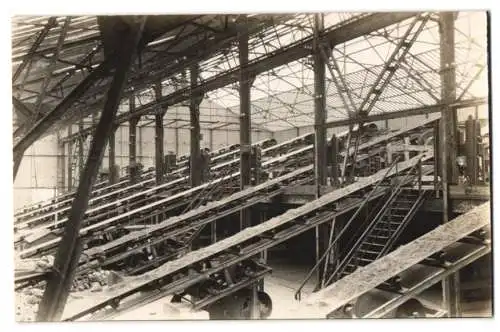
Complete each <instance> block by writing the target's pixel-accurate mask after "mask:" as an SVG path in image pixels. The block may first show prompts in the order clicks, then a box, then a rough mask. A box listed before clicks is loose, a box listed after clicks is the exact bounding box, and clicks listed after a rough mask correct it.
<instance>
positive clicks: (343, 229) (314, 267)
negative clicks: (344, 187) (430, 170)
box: [294, 157, 400, 301]
mask: <svg viewBox="0 0 500 332" xmlns="http://www.w3.org/2000/svg"><path fill="white" fill-rule="evenodd" d="M399 159H400V157H396V158H395V159H394V161H393V162H392V164H391V165H390V166H389V168H388V169H387V171H386V172H385V174H384V176H383V177H382V178H381V179H380V180H379V181H377V183H376V184H375V187H373V189H372V191H370V193H369V194H368V196H366V197H365V199H364V200H363V202H362V203H361V205H360V206H359V207H358V209H357V210H356V212H354V214H353V215H352V217H351V218H350V219H349V221H348V222H347V223H346V225H345V226H344V227H343V228H342V230H341V231H340V232H339V234H337V236H336V237H335V239H334V240H333V242H332V243H330V245H329V246H328V248H327V249H326V250H325V252H324V253H323V255H322V256H321V257H320V259H319V260H318V261H317V262H316V264H315V265H314V266H313V268H312V269H311V271H309V273H308V274H307V276H306V277H305V279H304V280H303V281H302V283H301V284H300V286H299V288H298V290H297V291H296V292H295V295H294V297H295V299H296V300H299V301H300V298H301V292H302V288H304V286H305V284H306V283H307V282H308V281H309V279H310V278H311V276H312V275H313V274H314V272H315V271H316V270H317V269H318V267H319V266H320V264H321V263H322V262H323V260H324V259H325V258H326V256H327V254H328V253H329V252H330V250H331V249H332V248H333V246H334V245H335V243H337V241H338V239H340V237H342V235H343V234H344V232H345V231H346V230H347V229H348V227H349V226H350V225H351V223H352V222H353V221H354V219H355V218H356V217H357V216H358V214H359V213H360V212H361V210H362V209H363V207H364V206H365V205H366V203H367V202H368V201H369V200H370V198H371V197H372V196H373V194H374V193H375V192H376V191H377V189H378V187H380V185H381V183H382V182H383V181H384V180H385V178H386V177H387V175H388V174H389V173H390V171H391V170H392V169H393V168H394V167H395V166H396V165H397V163H398V161H399Z"/></svg>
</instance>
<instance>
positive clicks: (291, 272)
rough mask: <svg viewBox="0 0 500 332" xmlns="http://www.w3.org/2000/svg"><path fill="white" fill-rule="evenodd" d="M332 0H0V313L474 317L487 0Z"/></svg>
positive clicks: (485, 222) (485, 150) (485, 115)
mask: <svg viewBox="0 0 500 332" xmlns="http://www.w3.org/2000/svg"><path fill="white" fill-rule="evenodd" d="M331 7H332V8H331V10H330V11H323V12H317V11H311V12H305V11H304V12H285V9H286V8H285V6H284V7H283V13H279V12H269V13H266V11H258V12H253V13H248V12H247V13H245V12H241V13H237V12H227V13H226V12H222V11H221V12H219V13H218V12H213V11H211V12H203V13H201V12H198V11H193V12H192V13H190V12H183V13H161V12H155V13H154V14H153V13H133V12H131V13H129V14H126V15H125V14H121V13H120V14H109V15H108V14H102V13H99V14H93V13H91V12H85V13H82V14H81V15H73V14H72V15H60V14H51V12H50V11H48V10H47V11H44V12H40V14H39V15H26V14H17V15H14V14H13V15H11V17H10V22H9V25H10V28H11V31H10V53H8V58H9V59H10V64H8V67H9V69H10V70H11V76H8V77H4V80H5V81H7V85H8V86H9V88H10V87H11V89H12V90H11V94H12V96H11V97H10V95H7V96H6V97H5V98H7V100H6V103H7V106H6V107H7V108H6V109H4V113H9V116H12V118H11V119H10V118H6V119H5V120H4V121H3V122H6V123H7V127H10V128H11V131H12V135H11V134H10V132H5V133H4V134H5V137H6V139H5V140H6V142H11V143H12V144H11V143H8V144H7V145H8V146H7V150H6V154H5V155H4V158H5V160H4V163H3V164H5V165H6V166H5V167H6V169H7V170H6V172H7V173H6V175H5V177H6V178H7V179H6V180H5V181H4V182H5V186H4V191H5V192H7V194H9V193H10V192H11V193H12V202H13V207H11V206H10V205H8V204H6V205H4V206H3V208H4V209H5V210H6V212H5V213H6V215H7V218H10V219H6V220H3V223H4V226H5V229H6V230H5V232H7V233H9V234H12V239H13V240H10V238H9V240H8V241H7V240H6V241H7V242H8V243H6V244H7V246H9V247H10V248H12V253H13V256H14V260H13V270H12V269H11V267H9V268H6V269H5V270H4V271H3V273H4V274H10V275H12V278H13V279H12V280H13V284H12V283H10V282H9V284H8V285H9V286H8V287H9V288H12V287H13V290H12V292H13V294H14V295H13V298H14V302H13V303H11V302H8V303H11V304H7V305H8V306H9V307H11V306H12V307H14V310H13V311H14V312H15V317H10V318H9V319H10V320H15V321H16V322H17V323H22V324H25V323H33V324H31V325H34V323H36V322H76V321H78V322H80V321H84V322H89V321H99V322H100V321H111V320H112V321H179V320H186V321H191V320H210V321H212V320H224V321H234V320H292V319H293V320H304V319H307V320H310V319H314V320H318V319H319V320H332V321H333V320H336V319H342V320H353V319H354V320H358V319H366V318H381V319H387V318H390V319H409V318H412V319H417V320H427V319H437V318H481V319H491V318H492V317H493V316H494V315H493V302H494V296H493V267H494V264H493V258H492V257H493V256H492V242H493V239H492V238H493V236H492V234H493V233H492V220H493V212H492V211H493V204H491V199H492V197H493V190H492V177H493V174H492V173H493V169H492V150H491V145H492V141H490V133H491V132H492V131H493V130H494V127H493V126H492V122H491V114H492V112H493V110H492V103H491V96H490V95H491V94H492V93H493V90H491V81H490V80H491V72H490V71H491V61H492V58H491V55H490V44H491V42H492V38H491V35H490V22H491V19H492V17H491V13H490V12H489V11H488V10H486V9H484V10H452V11H450V10H446V11H443V10H434V11H433V10H428V9H425V10H413V11H410V10H405V11H396V10H392V11H389V10H380V11H351V12H349V11H337V10H335V7H334V4H332V5H331ZM5 52H8V50H6V51H5ZM10 98H12V103H10ZM8 105H12V106H11V110H12V111H10V110H9V109H8ZM10 113H11V115H10ZM10 137H12V141H10ZM10 153H12V154H10ZM10 172H12V173H10ZM9 186H11V187H9ZM2 241H3V240H2ZM6 256H7V258H6V260H12V258H11V257H12V254H9V255H6ZM10 285H12V286H10ZM333 324H334V323H333ZM165 328H166V329H169V327H165ZM331 328H332V329H335V325H332V327H331Z"/></svg>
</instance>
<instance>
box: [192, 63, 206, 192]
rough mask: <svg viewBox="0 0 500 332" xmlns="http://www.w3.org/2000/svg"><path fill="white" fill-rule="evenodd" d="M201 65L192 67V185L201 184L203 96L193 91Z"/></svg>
mask: <svg viewBox="0 0 500 332" xmlns="http://www.w3.org/2000/svg"><path fill="white" fill-rule="evenodd" d="M199 70H200V69H199V66H198V64H194V65H192V66H191V67H190V84H191V98H190V104H189V113H190V124H191V128H190V129H191V131H190V134H191V135H190V152H191V153H190V165H189V170H190V179H191V187H196V186H199V185H200V184H201V167H200V163H201V151H200V137H201V135H200V104H201V101H202V100H203V96H200V95H197V94H195V93H194V92H193V91H194V90H195V88H196V86H197V85H198V76H199Z"/></svg>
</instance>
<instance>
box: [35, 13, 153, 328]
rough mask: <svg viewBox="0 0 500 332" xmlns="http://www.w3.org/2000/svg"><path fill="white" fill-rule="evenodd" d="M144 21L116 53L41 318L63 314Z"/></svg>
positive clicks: (129, 32)
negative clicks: (83, 230)
mask: <svg viewBox="0 0 500 332" xmlns="http://www.w3.org/2000/svg"><path fill="white" fill-rule="evenodd" d="M144 23H145V19H142V22H141V23H140V26H139V27H137V25H138V24H137V23H135V24H134V26H133V27H132V26H131V27H130V30H127V31H126V32H122V35H121V36H122V37H123V41H122V43H121V48H120V49H119V50H118V52H117V53H115V54H114V56H113V58H114V61H115V62H116V71H115V73H114V75H113V80H112V82H111V86H110V88H109V91H108V93H107V98H106V104H105V106H104V109H103V112H102V116H101V119H100V120H99V124H98V125H97V129H96V133H95V136H94V139H93V141H92V145H91V148H90V151H89V155H88V158H87V163H86V165H85V168H84V170H83V173H82V174H81V177H80V181H79V184H78V190H77V191H76V194H75V198H74V200H73V202H72V205H71V209H70V211H69V214H68V221H67V222H66V224H65V227H64V232H63V235H62V239H61V242H60V244H59V248H58V250H57V253H56V256H55V260H54V268H53V272H52V277H51V278H49V279H48V281H47V287H46V289H45V293H44V295H43V298H42V301H41V303H40V307H39V311H38V315H37V320H38V321H58V320H59V319H60V317H61V315H62V312H63V309H64V305H65V302H66V299H67V296H68V291H69V286H70V285H71V282H72V278H73V274H74V271H75V269H76V266H77V263H78V261H79V258H80V251H79V250H78V249H79V247H80V245H79V244H80V241H79V232H80V228H81V223H82V220H83V216H84V214H85V211H86V210H87V207H88V200H89V197H90V193H91V190H92V186H93V185H94V182H95V180H96V177H97V172H98V170H99V164H100V162H101V160H102V157H103V154H104V149H105V146H106V143H107V140H108V138H109V135H110V134H111V132H112V131H113V125H114V124H113V122H114V119H115V117H116V113H117V110H118V106H119V103H120V99H121V94H122V91H123V88H124V86H125V83H126V81H127V73H128V71H129V68H130V66H131V64H132V63H133V61H134V57H135V55H136V50H137V45H138V43H139V40H140V39H141V36H142V30H143V27H144Z"/></svg>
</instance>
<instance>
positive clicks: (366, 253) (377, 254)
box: [324, 163, 426, 286]
mask: <svg viewBox="0 0 500 332" xmlns="http://www.w3.org/2000/svg"><path fill="white" fill-rule="evenodd" d="M421 167H422V165H421V163H418V164H417V165H415V167H413V168H412V169H410V170H409V171H408V173H407V174H406V175H405V176H404V177H403V179H401V180H399V181H394V182H393V183H392V188H391V190H390V191H389V192H388V193H387V194H386V195H385V196H384V197H383V198H382V199H381V200H380V201H379V204H378V206H377V207H376V208H375V209H373V210H372V211H373V212H372V215H371V216H368V218H367V219H366V220H365V222H364V223H363V224H362V225H361V227H359V229H358V232H357V234H355V235H354V236H353V237H352V240H351V241H350V243H349V244H348V245H347V246H346V248H348V250H346V251H347V253H346V254H345V255H340V257H342V260H341V261H340V263H339V264H338V265H337V266H335V268H334V269H332V270H333V272H332V273H331V274H330V277H329V278H328V280H326V281H325V282H324V286H327V285H329V284H331V283H332V282H333V281H336V280H338V279H341V278H342V277H344V276H346V275H348V274H351V273H352V272H354V271H355V270H356V269H357V268H358V267H362V266H365V265H368V264H370V263H371V262H373V261H375V260H377V259H379V258H381V257H383V256H384V255H386V254H387V253H389V252H390V251H391V249H392V248H393V247H394V245H395V244H396V242H397V240H398V239H399V237H400V235H401V234H402V232H403V231H404V229H405V228H406V227H407V226H408V224H409V223H410V221H411V220H412V219H413V217H414V216H415V214H416V212H417V211H418V209H419V208H420V207H421V206H422V204H423V202H424V200H425V194H426V192H425V191H424V190H422V186H421V180H422V177H421ZM415 182H416V183H417V184H418V187H417V189H414V187H413V186H414V184H415ZM375 213H376V215H375V216H373V214H375ZM367 224H368V225H367ZM353 242H354V243H353Z"/></svg>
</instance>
